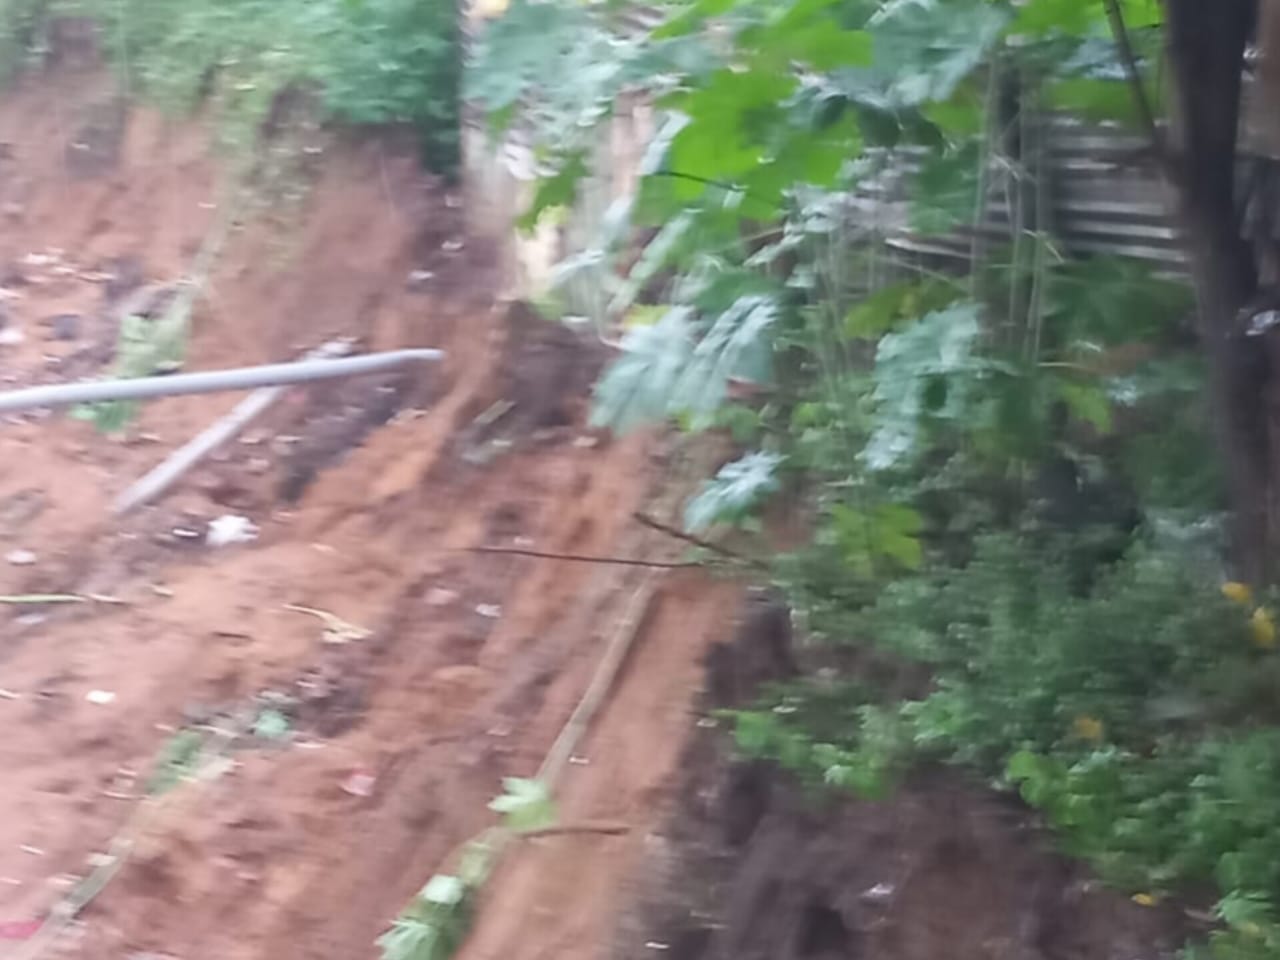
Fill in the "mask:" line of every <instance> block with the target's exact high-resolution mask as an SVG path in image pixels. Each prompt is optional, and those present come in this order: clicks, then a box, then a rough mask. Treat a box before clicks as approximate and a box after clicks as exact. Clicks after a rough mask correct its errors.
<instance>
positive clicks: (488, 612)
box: [476, 603, 502, 620]
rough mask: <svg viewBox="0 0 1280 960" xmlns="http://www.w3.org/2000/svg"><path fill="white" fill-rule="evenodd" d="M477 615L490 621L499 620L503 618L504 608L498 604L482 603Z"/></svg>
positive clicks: (477, 609) (477, 608) (478, 607)
mask: <svg viewBox="0 0 1280 960" xmlns="http://www.w3.org/2000/svg"><path fill="white" fill-rule="evenodd" d="M476 613H478V614H480V616H482V617H484V618H486V619H488V620H497V619H498V618H499V617H501V616H502V607H500V606H498V605H497V604H496V603H482V604H480V605H479V606H477V607H476Z"/></svg>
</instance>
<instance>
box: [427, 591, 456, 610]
mask: <svg viewBox="0 0 1280 960" xmlns="http://www.w3.org/2000/svg"><path fill="white" fill-rule="evenodd" d="M457 599H458V593H457V591H456V590H449V589H448V588H446V587H432V588H431V590H430V591H429V592H428V593H427V606H429V607H447V606H448V605H449V604H451V603H453V602H454V601H456V600H457Z"/></svg>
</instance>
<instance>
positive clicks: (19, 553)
mask: <svg viewBox="0 0 1280 960" xmlns="http://www.w3.org/2000/svg"><path fill="white" fill-rule="evenodd" d="M4 558H5V560H6V561H8V562H9V563H10V564H12V565H13V566H15V567H29V566H31V565H32V564H33V563H35V562H36V561H37V560H39V559H40V558H39V557H38V556H36V555H35V554H34V553H32V552H31V551H30V550H10V551H9V552H8V553H6V554H5V555H4Z"/></svg>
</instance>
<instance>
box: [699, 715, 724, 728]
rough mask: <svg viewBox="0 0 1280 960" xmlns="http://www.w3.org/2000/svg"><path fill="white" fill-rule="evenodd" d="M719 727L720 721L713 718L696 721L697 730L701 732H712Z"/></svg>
mask: <svg viewBox="0 0 1280 960" xmlns="http://www.w3.org/2000/svg"><path fill="white" fill-rule="evenodd" d="M718 726H720V721H719V720H717V719H716V718H715V717H702V718H701V719H699V720H698V728H699V729H701V730H714V729H715V728H716V727H718Z"/></svg>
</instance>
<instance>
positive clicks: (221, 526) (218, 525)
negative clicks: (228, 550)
mask: <svg viewBox="0 0 1280 960" xmlns="http://www.w3.org/2000/svg"><path fill="white" fill-rule="evenodd" d="M256 539H258V527H257V525H256V524H254V522H253V521H252V520H250V519H249V518H248V517H241V516H237V515H236V514H233V513H227V514H223V515H222V516H221V517H218V519H217V520H210V521H209V532H208V533H207V534H205V540H204V542H205V543H207V544H208V545H209V546H211V547H229V546H232V545H234V544H238V543H252V542H253V541H254V540H256Z"/></svg>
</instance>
